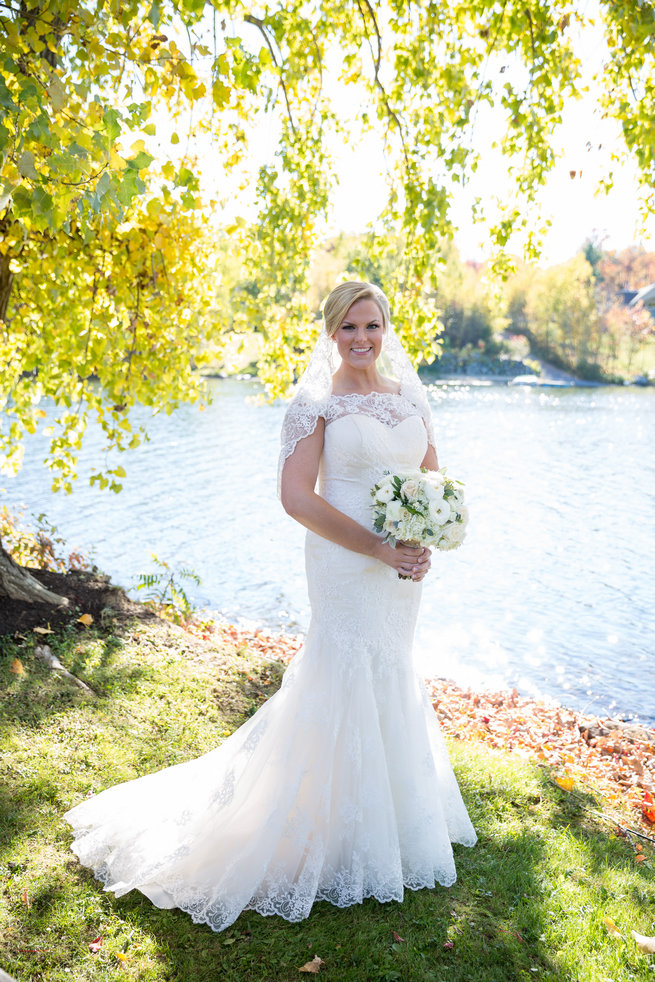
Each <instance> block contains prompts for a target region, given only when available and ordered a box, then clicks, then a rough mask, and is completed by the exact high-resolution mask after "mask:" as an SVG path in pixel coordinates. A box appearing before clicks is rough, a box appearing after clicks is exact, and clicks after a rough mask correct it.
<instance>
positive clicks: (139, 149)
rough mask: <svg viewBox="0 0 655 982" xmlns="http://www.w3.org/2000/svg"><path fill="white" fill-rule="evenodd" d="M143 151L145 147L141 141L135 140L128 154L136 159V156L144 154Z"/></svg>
mask: <svg viewBox="0 0 655 982" xmlns="http://www.w3.org/2000/svg"><path fill="white" fill-rule="evenodd" d="M145 149H146V145H145V143H144V142H143V140H137V141H136V142H135V143H133V144H132V149H131V150H130V153H131V154H132V155H133V156H134V157H136V155H137V154H139V153H145Z"/></svg>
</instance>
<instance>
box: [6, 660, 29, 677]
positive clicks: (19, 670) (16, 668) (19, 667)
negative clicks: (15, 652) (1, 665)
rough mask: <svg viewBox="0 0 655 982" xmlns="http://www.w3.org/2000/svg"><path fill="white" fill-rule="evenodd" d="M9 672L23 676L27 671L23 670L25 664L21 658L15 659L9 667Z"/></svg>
mask: <svg viewBox="0 0 655 982" xmlns="http://www.w3.org/2000/svg"><path fill="white" fill-rule="evenodd" d="M9 671H10V672H11V673H12V674H13V675H22V674H23V672H24V671H25V669H24V668H23V663H22V661H21V660H20V658H14V660H13V661H12V663H11V665H10V666H9Z"/></svg>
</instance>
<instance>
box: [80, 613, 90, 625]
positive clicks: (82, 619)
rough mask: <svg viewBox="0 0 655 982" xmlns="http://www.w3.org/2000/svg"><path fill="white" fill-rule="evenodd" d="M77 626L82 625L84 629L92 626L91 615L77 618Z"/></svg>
mask: <svg viewBox="0 0 655 982" xmlns="http://www.w3.org/2000/svg"><path fill="white" fill-rule="evenodd" d="M77 623H78V624H84V626H85V627H91V625H92V624H93V617H92V616H91V614H82V616H81V617H78V618H77Z"/></svg>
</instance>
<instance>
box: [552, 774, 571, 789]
mask: <svg viewBox="0 0 655 982" xmlns="http://www.w3.org/2000/svg"><path fill="white" fill-rule="evenodd" d="M554 780H555V784H556V785H557V786H558V787H559V788H561V789H562V791H571V790H572V789H573V785H574V784H575V781H574V780H573V778H572V777H556V778H554Z"/></svg>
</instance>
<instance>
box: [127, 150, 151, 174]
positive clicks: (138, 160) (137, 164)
mask: <svg viewBox="0 0 655 982" xmlns="http://www.w3.org/2000/svg"><path fill="white" fill-rule="evenodd" d="M154 159H155V158H154V157H151V156H150V154H149V153H146V152H145V151H144V150H140V151H139V153H138V154H137V155H136V157H132V158H131V159H130V160H127V161H126V163H127V166H128V167H132V168H133V169H134V170H143V168H144V167H149V166H150V164H151V163H152V162H153V160H154Z"/></svg>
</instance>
